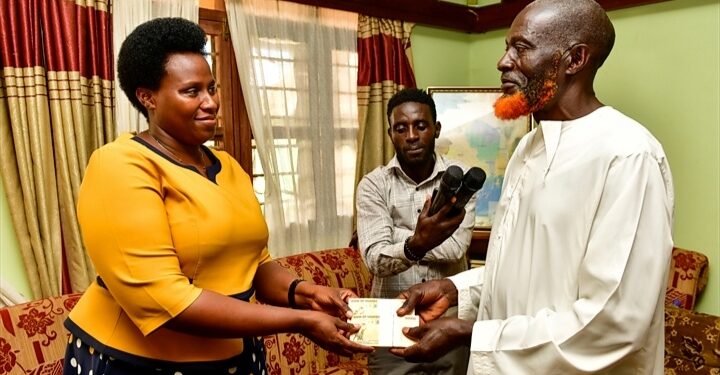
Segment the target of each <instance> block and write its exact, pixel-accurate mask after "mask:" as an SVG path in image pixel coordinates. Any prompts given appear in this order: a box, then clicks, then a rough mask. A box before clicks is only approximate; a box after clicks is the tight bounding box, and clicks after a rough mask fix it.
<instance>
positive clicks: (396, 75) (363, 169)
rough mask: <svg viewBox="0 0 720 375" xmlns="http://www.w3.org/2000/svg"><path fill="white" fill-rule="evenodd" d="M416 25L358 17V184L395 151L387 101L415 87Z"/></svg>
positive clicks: (385, 161)
mask: <svg viewBox="0 0 720 375" xmlns="http://www.w3.org/2000/svg"><path fill="white" fill-rule="evenodd" d="M412 27H413V24H411V23H408V22H402V21H395V20H386V19H380V18H375V17H369V16H362V15H361V16H359V24H358V94H357V95H358V117H359V122H360V128H359V131H358V161H357V167H356V173H355V184H356V185H357V183H358V182H359V181H360V179H361V178H362V177H363V176H364V175H365V174H367V173H369V172H370V171H372V170H373V169H375V168H376V167H378V166H380V165H383V164H385V163H387V162H388V161H389V160H390V159H391V158H392V156H393V155H394V153H395V149H394V148H393V145H392V142H391V141H390V138H389V137H388V136H387V131H386V130H387V127H388V123H387V116H386V111H387V103H388V100H390V97H392V96H393V95H394V94H395V93H396V92H398V91H399V90H401V89H403V88H405V87H415V75H414V73H413V68H412V59H411V50H410V31H411V30H412Z"/></svg>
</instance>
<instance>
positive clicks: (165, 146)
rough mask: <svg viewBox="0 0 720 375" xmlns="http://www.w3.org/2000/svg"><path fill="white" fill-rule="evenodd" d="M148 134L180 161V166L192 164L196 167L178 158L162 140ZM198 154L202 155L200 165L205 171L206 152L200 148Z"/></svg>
mask: <svg viewBox="0 0 720 375" xmlns="http://www.w3.org/2000/svg"><path fill="white" fill-rule="evenodd" d="M148 134H150V136H151V137H152V138H153V139H154V140H155V142H157V144H158V145H160V147H162V149H163V150H165V151H167V152H168V153H169V154H170V156H172V157H173V158H174V159H175V160H177V161H179V162H180V164H185V165H188V164H190V165H193V166H194V164H192V163H186V162H185V160H183V159H182V158H181V157H180V156H178V155H177V154H176V153H174V152H173V151H172V149H171V147H170V146H167V145H165V143H164V142H163V141H161V140H160V139H158V137H156V136H155V135H154V134H152V133H150V132H148ZM198 153H199V154H200V163H202V168H203V169H205V155H204V152H202V150H201V149H200V147H198Z"/></svg>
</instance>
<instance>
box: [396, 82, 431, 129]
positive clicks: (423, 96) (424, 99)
mask: <svg viewBox="0 0 720 375" xmlns="http://www.w3.org/2000/svg"><path fill="white" fill-rule="evenodd" d="M407 102H415V103H421V104H427V105H428V107H430V115H431V116H432V121H433V123H435V122H437V110H436V109H435V101H434V100H433V98H432V96H430V94H428V93H427V92H425V90H423V89H416V88H407V89H402V90H400V91H398V92H397V93H395V95H393V96H392V98H390V101H388V106H387V118H388V126H392V123H391V121H390V115H391V114H392V111H393V109H395V107H397V106H399V105H400V104H403V103H407Z"/></svg>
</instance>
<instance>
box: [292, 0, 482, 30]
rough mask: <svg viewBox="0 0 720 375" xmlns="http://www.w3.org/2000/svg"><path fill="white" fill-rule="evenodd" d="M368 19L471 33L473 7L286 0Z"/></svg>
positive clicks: (427, 0) (416, 0)
mask: <svg viewBox="0 0 720 375" xmlns="http://www.w3.org/2000/svg"><path fill="white" fill-rule="evenodd" d="M289 1H291V2H293V3H300V4H307V5H314V6H319V7H325V8H332V9H339V10H346V11H350V12H356V13H360V14H364V15H368V16H373V17H380V18H388V19H396V20H403V21H408V22H414V23H417V24H421V25H429V26H437V27H441V28H446V29H454V30H460V31H465V32H473V31H474V28H475V24H476V16H475V14H474V13H473V8H470V7H467V6H464V5H459V4H455V3H449V2H445V1H438V0H289Z"/></svg>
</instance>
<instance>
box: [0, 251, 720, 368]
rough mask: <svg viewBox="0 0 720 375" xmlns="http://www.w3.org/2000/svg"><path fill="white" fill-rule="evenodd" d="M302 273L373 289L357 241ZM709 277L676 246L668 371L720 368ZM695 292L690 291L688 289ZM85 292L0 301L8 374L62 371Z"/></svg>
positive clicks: (323, 360) (290, 358) (286, 350)
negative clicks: (701, 300) (705, 303)
mask: <svg viewBox="0 0 720 375" xmlns="http://www.w3.org/2000/svg"><path fill="white" fill-rule="evenodd" d="M275 261H276V262H278V264H280V265H281V266H282V267H285V268H286V269H288V270H289V271H290V272H291V273H293V274H294V275H296V276H298V277H301V278H304V279H306V280H312V281H313V282H315V283H317V284H322V285H329V286H337V287H345V288H349V289H351V290H353V291H354V292H355V293H356V294H358V295H359V296H367V295H368V294H369V292H370V285H371V281H372V277H371V275H370V273H369V272H368V270H367V268H366V267H365V265H364V264H363V262H362V259H361V258H360V255H359V254H358V253H357V251H356V250H354V249H352V248H346V249H332V250H324V251H319V252H312V253H304V254H299V255H293V256H289V257H285V258H280V259H276V260H275ZM706 280H707V258H706V257H705V256H704V255H702V254H699V253H696V252H692V251H688V250H683V249H674V250H673V258H672V264H671V271H670V277H669V280H668V294H667V303H668V306H667V307H666V310H665V373H666V374H670V375H674V374H678V375H681V374H715V375H717V374H720V339H719V338H720V317H717V316H712V315H707V314H702V313H699V312H696V311H692V310H690V309H692V307H693V306H694V303H695V301H696V300H697V298H696V297H697V295H698V293H700V291H701V289H702V287H703V286H704V283H705V282H706ZM685 294H687V295H688V296H686V295H685ZM79 298H80V294H71V295H64V296H60V297H53V298H46V299H42V300H38V301H33V302H28V303H24V304H20V305H15V306H12V307H5V308H1V309H0V326H1V330H0V375H5V374H32V375H40V374H43V375H52V374H58V375H59V374H61V373H62V358H63V356H64V350H65V344H66V342H67V341H66V340H67V337H68V336H67V332H66V331H65V329H64V328H63V326H62V323H63V321H64V319H65V317H67V314H68V313H69V311H70V310H71V309H72V308H73V306H75V303H76V302H77V300H78V299H79ZM264 341H265V346H266V349H267V354H266V355H267V366H268V372H269V373H270V374H273V375H278V374H283V375H284V374H293V375H304V374H353V375H360V374H367V372H368V371H367V356H366V355H356V356H354V357H352V358H348V357H342V356H338V355H335V354H332V353H328V352H327V351H325V350H323V349H321V348H319V347H318V346H317V345H315V344H314V343H313V342H311V341H310V340H308V339H307V338H305V337H303V336H302V335H299V334H276V335H269V336H266V337H265V338H264Z"/></svg>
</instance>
